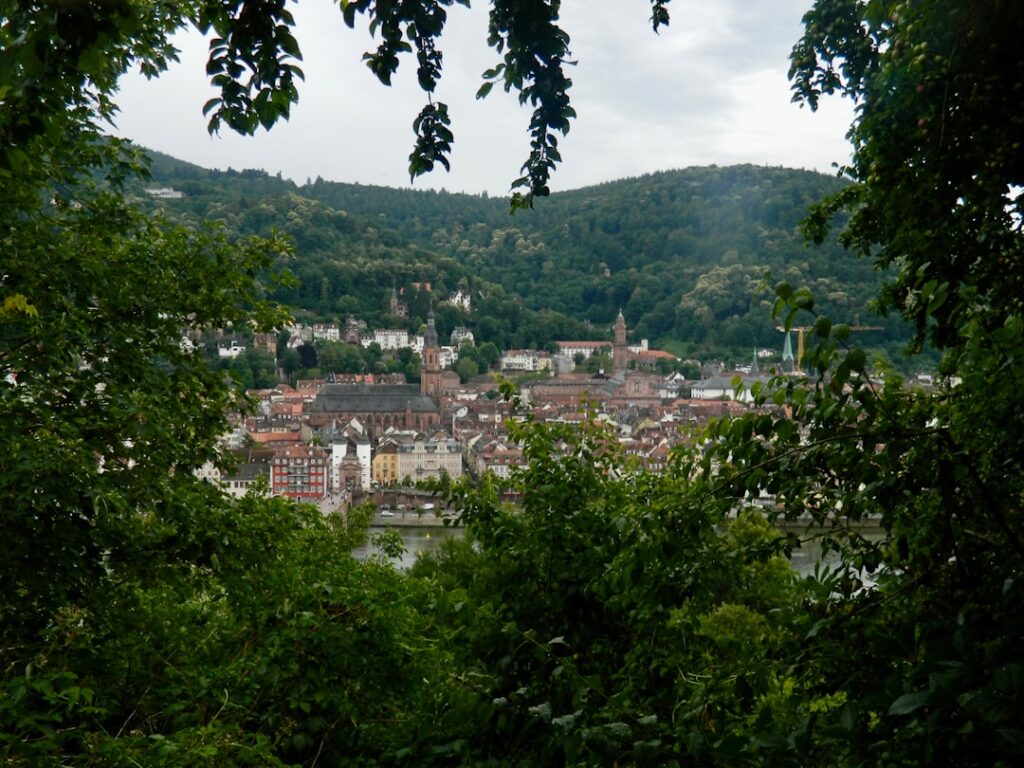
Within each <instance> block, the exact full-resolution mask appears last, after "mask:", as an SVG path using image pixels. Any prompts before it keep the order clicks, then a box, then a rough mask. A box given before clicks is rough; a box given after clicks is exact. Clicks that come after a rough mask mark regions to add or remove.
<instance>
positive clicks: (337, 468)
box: [331, 440, 370, 491]
mask: <svg viewBox="0 0 1024 768" xmlns="http://www.w3.org/2000/svg"><path fill="white" fill-rule="evenodd" d="M355 447H356V458H357V459H359V468H360V469H361V470H362V473H361V478H360V480H361V482H362V484H363V488H364V489H366V488H369V487H370V441H369V440H360V441H359V442H357V443H356V444H355ZM347 453H348V441H347V440H340V441H338V442H336V443H331V488H332V489H333V490H334V491H338V490H340V489H341V462H342V461H344V459H345V456H346V454H347Z"/></svg>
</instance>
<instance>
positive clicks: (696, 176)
mask: <svg viewBox="0 0 1024 768" xmlns="http://www.w3.org/2000/svg"><path fill="white" fill-rule="evenodd" d="M153 157H154V162H153V177H154V181H155V182H156V183H158V184H166V185H170V186H173V187H174V188H175V189H178V190H180V191H182V192H184V193H185V195H186V197H185V198H184V199H183V200H176V201H161V204H162V205H164V206H165V207H166V208H167V209H168V210H170V211H173V212H175V213H176V214H177V215H182V216H185V217H188V218H192V219H200V218H214V219H221V220H223V221H225V222H226V223H227V225H228V226H229V227H230V228H231V229H233V230H235V231H237V232H238V233H243V234H248V233H264V232H266V231H268V230H269V229H270V228H273V227H276V228H279V229H282V230H284V231H286V232H287V233H289V234H290V235H291V236H292V237H293V238H294V240H295V243H296V247H297V252H298V256H297V259H296V260H295V262H294V263H293V264H292V265H290V266H291V269H292V271H293V272H294V273H295V274H296V276H297V277H298V278H299V280H300V285H299V286H298V287H297V288H294V289H289V290H287V291H285V292H283V293H281V294H280V295H279V296H278V298H280V299H282V300H284V301H287V302H288V303H290V304H293V305H295V306H297V307H299V308H301V309H302V310H305V311H306V312H308V313H310V315H311V316H315V317H320V318H325V319H326V318H339V319H343V318H344V317H345V316H347V315H349V314H353V315H357V316H359V317H362V318H364V319H366V320H367V321H368V322H369V323H370V324H371V326H373V325H382V324H393V322H392V321H391V320H390V319H389V318H387V317H386V314H385V313H386V307H387V297H388V296H389V295H390V292H391V289H392V288H393V287H397V288H400V289H401V288H405V289H406V298H407V299H408V300H409V304H410V315H411V317H410V320H409V325H410V326H415V325H416V324H418V323H420V322H422V321H423V319H424V318H425V314H426V309H427V307H428V306H429V304H430V302H431V300H433V301H434V302H435V303H437V302H438V301H439V300H440V299H442V298H444V297H445V296H446V295H447V294H448V292H450V291H451V290H454V289H455V288H456V287H458V286H462V287H467V288H469V289H471V291H472V292H473V295H474V304H475V306H474V313H473V315H468V314H465V313H462V312H460V311H458V310H455V309H454V308H452V307H445V308H444V309H443V310H440V312H439V324H440V325H441V329H440V330H441V332H442V334H444V333H445V332H447V331H448V330H450V328H451V327H452V326H454V325H456V324H469V325H471V326H472V327H473V328H474V330H475V331H476V333H477V336H478V339H479V340H481V341H493V342H494V343H495V344H497V345H498V346H499V347H512V346H525V345H539V344H542V343H543V342H545V341H548V340H550V339H552V338H556V337H557V338H573V337H577V338H578V337H582V336H599V337H600V336H603V335H606V334H607V326H608V325H609V324H610V323H611V322H612V320H613V319H614V317H615V315H616V314H617V312H618V311H619V309H622V310H623V312H624V314H625V316H626V320H627V322H628V324H629V326H630V330H631V337H633V338H637V339H639V338H641V337H644V338H649V339H651V341H652V342H653V343H658V344H662V345H665V346H669V347H671V348H673V349H675V350H677V351H680V352H686V353H692V354H698V355H706V354H716V353H717V354H728V353H729V352H732V353H734V354H739V351H740V350H749V349H750V348H751V347H752V346H755V345H756V346H778V345H779V334H778V332H777V331H776V330H775V323H774V322H773V321H772V320H771V318H770V312H769V309H770V299H769V295H768V294H767V293H761V294H758V293H757V290H758V287H759V286H760V285H762V284H763V283H764V275H765V273H766V272H768V271H770V273H771V277H770V278H769V281H768V282H769V284H772V283H774V282H776V281H778V280H787V281H788V282H790V283H791V284H793V285H794V286H807V287H809V288H810V289H811V290H812V291H813V292H814V295H815V298H816V301H817V306H818V307H819V308H820V309H821V310H822V311H824V312H826V313H828V314H830V315H831V316H832V317H833V318H835V319H836V320H838V321H843V322H848V323H852V324H856V323H862V324H870V325H882V326H884V328H885V330H884V331H876V332H870V333H866V334H864V337H863V338H862V341H863V343H865V344H866V345H868V346H875V347H884V348H886V349H887V351H888V352H889V354H896V353H897V352H898V349H899V347H900V339H902V338H903V337H904V335H905V332H904V330H903V328H902V326H901V324H900V323H899V322H898V321H895V320H892V321H888V320H885V319H880V318H877V317H876V316H874V313H873V312H872V311H871V309H870V302H871V299H872V297H874V296H876V295H877V293H878V288H879V285H880V283H881V279H882V277H881V276H880V275H879V274H878V273H877V272H876V271H875V270H874V269H873V266H872V264H871V263H870V262H869V261H867V260H864V259H858V258H856V257H853V256H851V255H850V254H848V253H846V252H845V251H844V250H843V249H842V248H841V247H839V245H838V244H837V243H836V242H835V241H834V240H831V241H827V242H826V243H824V244H823V245H821V246H807V245H806V244H805V243H804V240H803V238H802V236H801V234H800V232H799V223H800V221H801V220H802V219H803V217H804V216H805V215H806V211H807V208H808V206H809V205H810V204H811V203H813V202H814V201H816V200H819V199H820V198H821V197H823V196H824V195H825V194H827V193H829V192H833V191H835V190H836V189H837V188H838V186H839V185H840V183H841V182H839V181H838V180H836V179H834V178H832V177H829V176H824V175H821V174H817V173H812V172H808V171H795V170H791V169H785V168H767V167H758V166H751V165H745V166H732V167H715V166H711V167H706V168H689V169H685V170H678V171H666V172H661V173H656V174H651V175H647V176H642V177H637V178H632V179H625V180H621V181H615V182H610V183H606V184H601V185H598V186H594V187H587V188H584V189H579V190H574V191H571V192H564V193H559V194H555V195H552V196H551V198H549V199H547V200H544V201H541V202H540V203H539V204H538V206H537V208H536V209H535V210H533V211H524V212H519V213H516V214H514V215H513V214H511V213H510V212H509V208H508V203H507V201H506V200H504V199H499V198H488V197H486V196H474V195H464V194H450V193H445V192H434V191H414V190H397V189H389V188H386V187H374V186H366V185H358V184H341V183H334V182H325V181H323V180H321V179H317V181H316V182H314V183H311V184H307V185H304V186H297V185H295V184H294V183H292V182H290V181H287V180H283V179H281V178H279V177H274V176H270V175H268V174H266V173H264V172H263V171H258V170H244V171H233V170H228V171H225V172H220V171H208V170H205V169H202V168H199V167H198V166H194V165H190V164H188V163H183V162H181V161H177V160H174V159H173V158H169V157H167V156H164V155H159V154H158V153H153ZM413 282H416V283H424V282H429V283H431V286H432V288H433V291H432V294H431V295H428V294H427V293H426V292H419V291H415V290H411V291H410V289H409V286H410V284H411V283H413Z"/></svg>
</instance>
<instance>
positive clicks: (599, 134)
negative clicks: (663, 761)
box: [116, 0, 852, 195]
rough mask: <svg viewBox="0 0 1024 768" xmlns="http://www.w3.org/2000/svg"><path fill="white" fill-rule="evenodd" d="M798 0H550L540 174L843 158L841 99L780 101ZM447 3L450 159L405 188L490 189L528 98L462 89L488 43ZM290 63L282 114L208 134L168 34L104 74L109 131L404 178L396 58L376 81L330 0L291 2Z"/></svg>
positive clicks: (362, 175) (313, 173)
mask: <svg viewBox="0 0 1024 768" xmlns="http://www.w3.org/2000/svg"><path fill="white" fill-rule="evenodd" d="M810 2H811V0H715V2H708V0H703V1H702V2H693V0H675V2H672V3H671V4H670V11H671V12H672V23H671V26H670V27H669V28H668V29H662V31H661V32H660V34H658V35H655V34H654V33H653V32H652V31H651V28H650V25H649V22H648V17H649V16H650V6H649V3H648V2H646V0H564V2H563V4H562V19H561V22H562V26H563V28H564V29H565V30H566V31H567V32H568V33H569V35H570V36H571V38H572V43H571V47H572V53H573V57H574V58H575V60H576V61H577V62H578V65H577V66H575V67H571V68H569V72H568V74H569V77H571V78H572V80H573V87H572V89H571V90H570V97H571V98H572V100H573V106H574V108H575V109H576V112H577V113H578V119H577V120H575V121H574V122H573V125H572V129H571V131H570V132H569V135H568V136H567V137H566V138H565V139H564V140H563V141H561V142H560V149H561V151H562V158H563V161H564V162H563V163H562V165H561V167H560V168H559V169H558V170H557V172H556V173H555V176H554V179H553V183H552V188H553V189H554V190H563V189H573V188H577V187H581V186H585V185H588V184H594V183H598V182H602V181H609V180H612V179H618V178H622V177H625V176H636V175H639V174H642V173H648V172H651V171H658V170H668V169H673V168H684V167H687V166H692V165H709V164H712V163H715V164H718V165H728V164H733V163H756V164H761V165H784V166H787V167H792V168H808V169H816V170H819V171H822V172H825V173H832V172H833V170H832V164H833V163H835V162H840V163H842V162H846V161H847V160H848V158H849V144H848V143H847V141H846V139H845V133H846V129H847V128H848V127H849V123H850V119H851V116H852V111H851V109H850V106H849V104H848V102H841V101H839V100H837V99H833V100H830V101H827V102H825V103H823V105H822V108H821V109H820V110H819V111H818V112H817V113H812V112H810V111H809V110H808V109H807V108H803V109H801V108H800V107H798V106H797V105H796V104H793V103H791V102H790V94H789V85H788V82H787V80H786V71H787V69H788V63H789V62H788V54H789V50H790V48H791V47H792V45H793V43H794V42H796V40H797V39H798V38H799V36H800V29H801V27H800V18H801V16H802V15H803V13H804V11H805V10H807V7H808V6H809V5H810ZM475 6H476V7H474V8H473V9H472V10H470V9H466V8H464V7H462V6H454V7H453V8H451V9H450V12H449V19H448V26H447V29H446V32H445V35H444V37H443V40H442V49H443V51H444V66H445V74H444V78H443V80H442V82H441V84H440V86H439V88H438V91H437V94H436V98H437V100H439V101H443V102H445V103H447V104H448V107H449V114H450V116H451V118H452V123H453V126H452V127H453V130H454V133H455V143H454V145H453V154H452V171H451V173H445V172H444V170H443V169H438V170H436V171H435V172H434V173H433V174H431V175H430V176H428V177H423V178H420V179H418V180H417V181H416V182H415V183H414V184H413V186H414V187H417V188H435V189H440V188H442V187H443V188H445V189H447V190H449V191H463V192H482V191H487V192H488V193H490V194H497V195H503V194H507V192H508V189H509V184H510V182H511V181H512V180H513V179H514V178H516V177H517V176H518V175H519V167H520V166H521V164H522V163H523V161H524V160H525V159H526V157H527V155H528V153H529V138H528V135H527V132H526V129H527V125H528V123H529V110H528V109H527V108H523V107H520V106H519V103H518V100H517V98H516V96H515V94H506V93H505V92H504V91H503V90H501V89H500V88H495V89H494V90H493V91H492V92H491V94H490V96H489V97H488V98H487V99H485V100H483V101H476V100H475V99H474V95H475V93H476V90H477V88H478V87H479V85H480V82H481V78H480V74H481V73H482V72H483V71H484V70H485V69H487V68H489V67H491V66H493V65H494V64H495V63H497V61H498V55H497V54H496V53H495V52H494V51H493V50H492V49H491V48H488V47H487V44H486V30H487V7H488V6H487V4H486V3H484V2H482V0H476V2H475ZM291 8H292V11H293V13H294V15H295V18H296V24H297V26H296V30H295V36H296V38H297V39H298V41H299V45H300V46H301V48H302V52H303V58H304V61H303V62H302V63H301V66H302V68H303V70H304V72H305V75H306V81H305V83H300V84H299V89H300V100H299V103H298V104H297V105H296V106H295V107H294V108H293V111H292V117H291V120H290V121H289V122H287V123H282V124H279V125H277V126H275V127H274V128H273V129H272V130H271V131H270V132H269V133H267V132H263V131H261V132H260V133H259V134H258V135H256V136H251V137H243V136H237V135H235V134H234V133H232V132H231V131H230V130H229V129H226V128H225V129H223V130H222V132H221V135H220V136H214V137H211V136H209V135H208V134H207V131H206V123H205V120H204V118H203V116H202V111H201V110H202V105H203V103H204V102H205V101H206V100H207V99H208V98H210V96H211V95H212V91H211V90H210V88H209V86H208V84H207V82H206V76H205V69H204V66H205V61H206V51H207V42H206V41H205V40H204V39H203V37H202V36H201V35H199V34H198V33H197V32H195V31H191V32H189V33H187V34H184V33H183V34H181V35H179V36H178V37H177V38H176V40H175V42H176V45H177V46H178V48H179V49H180V50H181V61H180V62H179V63H177V64H175V65H173V66H172V68H171V69H170V71H168V72H167V73H165V74H164V75H163V76H162V77H160V78H159V79H158V80H154V81H147V80H145V79H144V78H143V77H141V76H139V75H134V74H133V75H130V76H127V77H125V78H124V79H123V81H122V83H121V94H120V97H119V99H118V101H119V103H120V105H121V113H120V115H119V117H118V120H117V130H116V132H117V133H118V134H119V135H123V136H126V137H128V138H131V139H133V140H135V141H136V142H138V143H140V144H142V145H144V146H147V147H150V148H153V149H157V150H160V151H162V152H167V153H169V154H172V155H174V156H176V157H179V158H181V159H183V160H188V161H191V162H193V163H197V164H199V165H202V166H205V167H208V168H227V167H228V166H231V167H233V168H235V169H236V170H240V169H243V168H262V169H264V170H266V171H268V172H270V173H277V172H278V171H280V172H281V173H282V174H283V175H284V176H285V177H288V178H291V179H294V180H295V181H296V182H299V183H303V182H305V180H306V179H307V178H314V179H315V178H316V177H317V176H322V177H323V178H324V179H327V180H329V181H346V182H360V183H364V184H382V185H387V186H392V187H398V186H409V185H410V181H409V176H408V173H407V171H406V168H407V163H408V160H407V158H408V155H409V152H410V151H411V149H412V145H413V133H412V120H413V118H414V117H415V116H416V114H417V113H418V112H419V109H420V107H421V106H422V104H423V103H424V101H425V99H424V96H423V94H422V93H421V92H420V91H419V89H418V87H417V85H416V79H415V60H414V59H412V58H406V59H404V60H403V61H402V64H401V66H400V67H399V72H398V76H397V77H396V78H395V83H394V85H393V86H392V87H391V88H386V87H384V86H382V85H381V84H380V83H379V82H378V81H377V80H376V78H375V77H374V76H373V75H372V74H371V73H370V71H369V70H368V69H367V68H366V66H365V65H364V64H363V63H362V62H361V57H362V54H363V52H364V51H366V50H368V49H371V48H373V47H375V44H374V43H373V41H372V40H371V38H370V37H369V34H368V32H367V29H366V22H365V18H358V19H357V23H356V29H355V30H350V29H348V27H346V26H345V25H344V23H343V21H342V19H341V13H340V12H339V10H338V8H337V6H336V5H335V4H333V3H332V2H330V0H302V2H301V3H297V4H293V5H292V6H291Z"/></svg>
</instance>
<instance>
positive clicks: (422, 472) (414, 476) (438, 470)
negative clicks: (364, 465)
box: [398, 438, 462, 483]
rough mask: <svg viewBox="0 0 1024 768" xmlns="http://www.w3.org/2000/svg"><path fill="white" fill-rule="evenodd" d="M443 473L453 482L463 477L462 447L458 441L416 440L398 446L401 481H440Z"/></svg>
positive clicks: (447, 439)
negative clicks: (406, 479)
mask: <svg viewBox="0 0 1024 768" xmlns="http://www.w3.org/2000/svg"><path fill="white" fill-rule="evenodd" d="M442 473H446V474H447V475H448V477H450V478H452V479H453V480H454V479H456V478H459V477H462V446H461V445H460V444H459V441H458V440H452V439H449V438H444V439H440V440H435V439H430V440H416V441H414V442H411V443H406V444H402V445H399V446H398V477H399V479H400V480H404V479H405V478H407V477H408V478H409V479H411V480H412V481H413V482H414V483H415V482H417V481H420V480H426V479H428V478H429V479H433V480H439V479H440V478H441V474H442Z"/></svg>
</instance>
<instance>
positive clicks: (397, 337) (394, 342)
mask: <svg viewBox="0 0 1024 768" xmlns="http://www.w3.org/2000/svg"><path fill="white" fill-rule="evenodd" d="M374 343H376V344H377V345H378V346H379V347H380V348H381V349H382V350H384V351H388V350H395V349H404V348H405V347H408V346H409V332H408V331H407V330H405V329H404V328H402V329H393V328H378V329H377V330H375V331H374V332H373V333H372V334H370V335H369V336H367V337H366V338H364V339H363V346H364V347H368V346H370V345H371V344H374Z"/></svg>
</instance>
